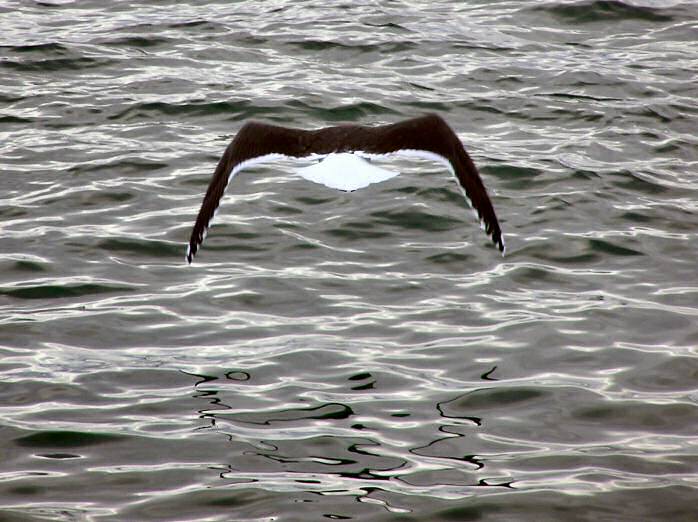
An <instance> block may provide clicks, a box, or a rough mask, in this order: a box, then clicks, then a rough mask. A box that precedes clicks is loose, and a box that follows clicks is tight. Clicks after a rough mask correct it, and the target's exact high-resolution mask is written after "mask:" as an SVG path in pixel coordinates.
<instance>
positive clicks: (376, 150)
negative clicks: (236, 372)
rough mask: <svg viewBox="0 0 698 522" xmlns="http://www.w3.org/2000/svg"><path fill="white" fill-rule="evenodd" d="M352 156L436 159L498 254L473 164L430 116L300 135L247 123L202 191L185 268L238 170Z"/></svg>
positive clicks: (494, 227) (496, 233)
mask: <svg viewBox="0 0 698 522" xmlns="http://www.w3.org/2000/svg"><path fill="white" fill-rule="evenodd" d="M342 152H356V153H358V154H360V155H363V156H368V157H372V156H382V155H386V154H394V153H397V154H406V155H416V156H423V157H428V158H431V159H437V160H439V161H441V162H443V163H444V164H446V165H447V166H449V167H450V170H451V171H452V172H453V174H454V175H455V176H456V179H457V180H458V183H459V185H460V187H461V188H462V189H463V192H464V193H465V196H466V198H467V200H468V202H469V203H470V205H471V206H472V207H473V208H474V209H475V211H476V212H477V215H478V217H479V219H480V220H481V222H482V224H483V226H484V229H485V232H486V233H487V234H488V235H489V236H491V238H492V242H493V243H494V244H495V245H496V246H497V247H498V248H499V250H501V251H502V252H504V240H503V237H502V231H501V229H500V227H499V222H498V221H497V216H496V214H495V212H494V207H493V206H492V202H491V201H490V198H489V196H488V195H487V190H486V189H485V186H484V184H483V183H482V179H481V178H480V175H479V174H478V171H477V168H476V167H475V164H474V163H473V161H472V160H471V159H470V156H468V153H467V152H466V151H465V148H463V144H462V143H461V141H460V140H459V139H458V136H456V134H455V133H454V132H453V130H451V128H450V127H449V126H448V124H447V123H446V122H445V121H444V120H443V119H442V118H441V117H440V116H437V115H435V114H429V115H426V116H422V117H419V118H413V119H409V120H404V121H401V122H398V123H392V124H388V125H380V126H374V127H368V126H364V125H339V126H335V127H326V128H323V129H316V130H302V129H294V128H290V127H280V126H277V125H267V124H264V123H258V122H248V123H246V124H245V125H243V127H242V128H241V129H240V131H239V132H238V133H237V135H236V136H235V138H233V140H232V141H231V142H230V144H229V145H228V147H227V148H226V150H225V152H224V153H223V156H222V157H221V159H220V161H219V162H218V166H217V167H216V170H215V171H214V173H213V178H212V179H211V182H210V184H209V186H208V189H207V190H206V195H205V196H204V200H203V203H202V204H201V209H200V210H199V214H198V216H197V217H196V222H195V223H194V228H193V230H192V233H191V238H190V239H189V246H188V248H187V262H189V263H191V262H192V259H193V258H194V255H195V254H196V252H197V250H198V249H199V247H200V246H201V243H202V242H203V240H204V237H205V235H206V231H207V229H208V227H209V224H210V222H211V220H212V219H213V215H214V213H215V211H216V209H217V208H218V206H219V205H220V201H221V198H222V197H223V194H224V192H225V188H226V186H227V185H228V182H229V181H230V179H231V178H232V177H233V176H234V175H235V174H236V173H237V172H239V171H240V170H242V169H244V168H246V167H249V166H251V165H253V164H257V163H260V162H263V161H267V160H270V159H277V158H281V157H295V158H302V157H307V156H312V155H327V154H331V153H342Z"/></svg>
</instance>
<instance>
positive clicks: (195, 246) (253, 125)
mask: <svg viewBox="0 0 698 522" xmlns="http://www.w3.org/2000/svg"><path fill="white" fill-rule="evenodd" d="M305 132H307V131H301V130H299V129H290V128H286V127H278V126H275V125H266V124H264V123H257V122H248V123H246V124H245V125H243V126H242V128H241V129H240V131H239V132H238V133H237V135H236V136H235V138H233V141H231V142H230V144H229V145H228V147H227V148H226V149H225V152H224V153H223V156H222V157H221V159H220V160H219V161H218V166H217V167H216V170H215V171H214V172H213V177H212V178H211V182H210V183H209V186H208V189H207V190H206V195H205V196H204V200H203V202H202V203H201V208H200V209H199V214H198V215H197V216H196V222H195V223H194V228H193V230H192V232H191V237H190V238H189V246H188V248H187V262H188V263H191V262H192V259H194V255H196V252H197V250H199V247H200V246H201V243H203V241H204V237H205V236H206V231H207V230H208V227H209V224H210V222H211V220H212V219H213V215H214V214H215V212H216V209H217V208H218V206H219V205H220V202H221V198H222V197H223V193H224V192H225V188H226V186H227V185H228V182H229V181H230V178H231V175H234V174H235V173H236V172H237V171H239V170H241V169H242V168H244V166H245V163H246V162H248V161H252V160H255V159H259V158H263V157H264V156H269V155H274V154H281V155H286V156H298V157H300V156H308V155H309V154H312V151H310V152H304V151H303V145H302V143H300V142H301V140H300V139H299V138H300V136H302V134H304V133H305Z"/></svg>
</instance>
